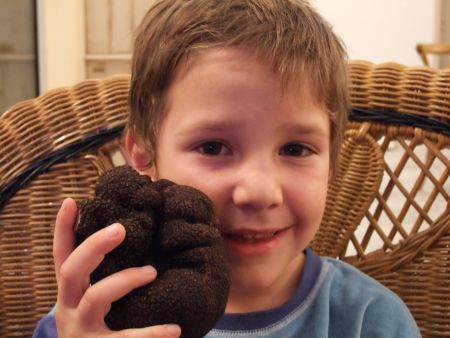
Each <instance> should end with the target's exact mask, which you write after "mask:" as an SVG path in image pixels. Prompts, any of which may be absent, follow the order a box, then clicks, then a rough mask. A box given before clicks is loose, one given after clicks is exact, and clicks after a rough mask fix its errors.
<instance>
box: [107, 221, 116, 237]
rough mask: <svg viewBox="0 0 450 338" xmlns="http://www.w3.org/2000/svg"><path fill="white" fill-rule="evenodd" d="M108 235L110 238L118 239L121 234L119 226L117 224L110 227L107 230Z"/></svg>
mask: <svg viewBox="0 0 450 338" xmlns="http://www.w3.org/2000/svg"><path fill="white" fill-rule="evenodd" d="M106 234H107V235H108V236H109V237H116V236H117V235H118V234H119V226H118V225H117V224H113V225H110V226H109V227H107V228H106Z"/></svg>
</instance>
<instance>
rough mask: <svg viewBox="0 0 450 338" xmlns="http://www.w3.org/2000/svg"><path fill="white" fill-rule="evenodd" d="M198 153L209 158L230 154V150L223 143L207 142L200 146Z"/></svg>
mask: <svg viewBox="0 0 450 338" xmlns="http://www.w3.org/2000/svg"><path fill="white" fill-rule="evenodd" d="M197 149H198V151H199V152H200V153H202V154H205V155H209V156H217V155H225V154H228V153H229V150H228V148H227V147H226V146H225V145H224V144H223V143H221V142H217V141H211V142H205V143H203V144H201V145H200V146H198V148H197Z"/></svg>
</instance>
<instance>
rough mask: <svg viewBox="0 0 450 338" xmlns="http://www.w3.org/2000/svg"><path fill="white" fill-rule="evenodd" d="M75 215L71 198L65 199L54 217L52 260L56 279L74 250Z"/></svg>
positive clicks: (75, 206) (75, 209)
mask: <svg viewBox="0 0 450 338" xmlns="http://www.w3.org/2000/svg"><path fill="white" fill-rule="evenodd" d="M76 215H77V205H76V203H75V201H74V200H73V199H71V198H66V199H65V200H64V201H63V203H62V205H61V208H60V209H59V211H58V215H57V216H56V223H55V232H54V236H53V258H54V262H55V271H56V278H57V279H58V275H59V269H60V268H61V265H62V263H63V262H64V261H65V260H66V259H67V257H69V255H70V253H71V252H72V251H73V249H74V248H75V235H74V232H73V227H74V224H75V220H76Z"/></svg>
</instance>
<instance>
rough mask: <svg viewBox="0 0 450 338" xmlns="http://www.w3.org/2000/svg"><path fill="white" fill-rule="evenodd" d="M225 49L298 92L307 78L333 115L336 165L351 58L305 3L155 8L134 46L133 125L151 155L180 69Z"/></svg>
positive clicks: (185, 2) (244, 0)
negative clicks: (192, 58) (243, 54)
mask: <svg viewBox="0 0 450 338" xmlns="http://www.w3.org/2000/svg"><path fill="white" fill-rule="evenodd" d="M217 46H224V47H226V46H236V47H243V48H246V49H247V50H249V51H253V52H254V53H255V54H256V56H257V57H259V58H261V59H263V60H267V61H268V62H271V63H272V64H273V67H274V69H275V71H276V72H277V73H278V74H279V75H280V77H281V80H282V82H283V86H284V87H285V88H294V89H295V88H296V87H295V86H299V85H301V83H300V82H302V81H303V80H300V79H302V75H306V76H307V79H308V80H309V81H310V82H311V84H312V90H313V92H314V93H315V95H316V98H317V100H318V102H319V103H321V104H323V105H324V107H325V108H326V110H327V111H328V112H329V116H330V128H331V139H330V152H331V158H330V161H331V163H332V164H331V165H332V166H334V165H335V162H336V161H337V155H338V150H339V147H340V144H341V140H342V137H343V132H344V128H345V122H346V118H347V111H348V109H349V98H348V84H347V70H346V68H347V57H346V53H345V49H344V47H343V45H342V43H341V41H340V40H339V39H338V37H337V36H336V35H335V34H334V33H333V32H332V29H331V28H330V26H329V25H328V24H327V23H326V22H325V21H324V20H323V19H322V17H321V16H320V15H319V14H318V13H317V12H315V11H314V9H313V8H311V6H310V5H309V3H308V2H307V1H303V0H160V1H157V2H156V3H155V4H154V5H153V6H152V8H150V10H149V11H148V12H147V14H146V15H145V17H144V19H143V21H142V23H141V25H140V27H139V29H138V32H137V38H136V41H135V46H134V54H133V62H132V80H131V90H130V118H129V125H128V127H129V129H130V131H131V133H132V134H133V136H134V137H135V139H136V141H139V142H143V146H144V147H145V149H146V150H147V151H148V152H149V154H150V155H151V156H150V157H151V158H152V159H153V160H154V158H155V150H156V147H155V142H156V139H157V135H158V129H159V127H160V124H161V121H162V120H163V118H164V99H165V93H166V91H167V89H168V88H169V86H170V83H171V79H172V77H173V75H174V73H175V70H176V68H177V66H178V65H179V64H180V63H181V62H183V61H185V60H187V58H188V57H189V55H191V54H192V53H193V52H194V51H197V50H202V49H207V48H211V47H217ZM303 82H304V81H303Z"/></svg>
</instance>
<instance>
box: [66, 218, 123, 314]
mask: <svg viewBox="0 0 450 338" xmlns="http://www.w3.org/2000/svg"><path fill="white" fill-rule="evenodd" d="M124 238H125V228H124V227H123V225H121V224H112V225H110V226H108V227H106V228H103V229H101V230H99V231H97V232H96V233H94V234H93V235H91V236H89V237H88V238H87V239H86V240H85V241H84V242H83V243H81V244H80V245H79V246H78V247H76V248H75V250H74V251H73V252H72V254H70V255H69V257H67V259H66V260H65V262H64V263H63V264H62V265H61V268H60V271H59V281H58V302H62V303H63V304H64V305H65V306H69V307H77V306H78V303H79V301H80V300H81V298H82V296H83V294H84V292H85V291H86V289H87V288H88V286H89V276H90V274H91V273H92V271H94V270H95V268H96V267H97V266H98V265H99V264H100V263H101V261H102V260H103V258H104V257H105V255H106V254H107V253H108V252H110V251H111V250H113V249H114V248H115V247H117V246H118V245H119V244H120V243H121V242H122V241H123V240H124Z"/></svg>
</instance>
